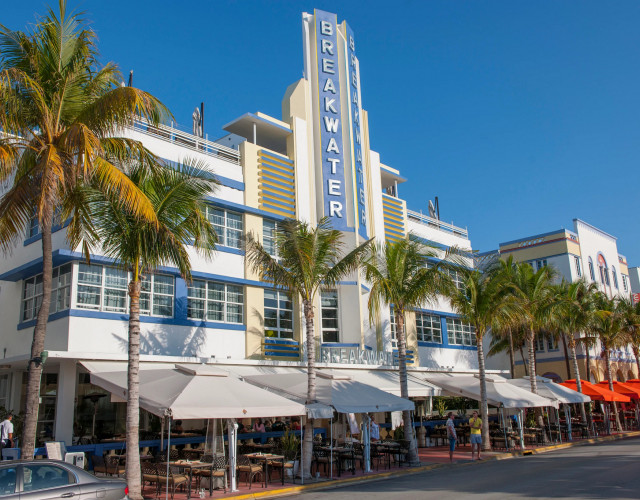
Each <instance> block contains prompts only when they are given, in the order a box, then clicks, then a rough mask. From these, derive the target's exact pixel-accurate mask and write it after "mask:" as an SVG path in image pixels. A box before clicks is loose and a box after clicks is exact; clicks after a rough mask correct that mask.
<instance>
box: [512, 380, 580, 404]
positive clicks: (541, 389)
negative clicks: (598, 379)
mask: <svg viewBox="0 0 640 500" xmlns="http://www.w3.org/2000/svg"><path fill="white" fill-rule="evenodd" d="M507 381H508V382H509V383H510V384H513V385H515V386H517V387H520V388H522V389H527V390H529V389H531V382H530V381H529V377H522V378H516V379H508V380H507ZM536 385H537V388H538V394H539V395H540V396H543V397H545V398H549V399H555V400H556V401H558V402H559V403H588V402H589V401H591V398H590V397H589V396H587V395H586V394H581V393H579V392H578V391H574V390H573V389H570V388H569V387H565V386H564V385H560V384H556V383H555V382H554V381H553V380H551V379H549V378H545V377H540V376H538V377H536Z"/></svg>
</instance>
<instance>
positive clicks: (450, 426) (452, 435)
mask: <svg viewBox="0 0 640 500" xmlns="http://www.w3.org/2000/svg"><path fill="white" fill-rule="evenodd" d="M447 417H448V418H447V437H448V438H449V461H450V462H453V452H454V451H455V449H456V441H457V440H458V435H457V434H456V426H455V423H454V422H453V412H452V411H450V412H449V413H447Z"/></svg>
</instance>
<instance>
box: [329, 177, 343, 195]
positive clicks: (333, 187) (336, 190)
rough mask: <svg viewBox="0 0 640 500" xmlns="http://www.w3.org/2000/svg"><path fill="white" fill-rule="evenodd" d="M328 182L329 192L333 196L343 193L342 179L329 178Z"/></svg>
mask: <svg viewBox="0 0 640 500" xmlns="http://www.w3.org/2000/svg"><path fill="white" fill-rule="evenodd" d="M327 183H328V184H329V194H330V195H332V196H341V195H342V191H341V187H342V182H340V180H338V179H329V180H328V181H327Z"/></svg>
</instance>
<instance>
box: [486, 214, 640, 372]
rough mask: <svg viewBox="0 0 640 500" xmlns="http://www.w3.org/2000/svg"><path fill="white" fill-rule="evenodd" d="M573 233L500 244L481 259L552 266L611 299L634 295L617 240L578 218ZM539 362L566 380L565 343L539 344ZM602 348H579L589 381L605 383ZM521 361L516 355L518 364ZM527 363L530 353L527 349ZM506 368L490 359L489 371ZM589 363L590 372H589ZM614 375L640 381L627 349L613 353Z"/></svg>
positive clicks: (498, 359) (519, 368) (562, 231)
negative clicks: (499, 259)
mask: <svg viewBox="0 0 640 500" xmlns="http://www.w3.org/2000/svg"><path fill="white" fill-rule="evenodd" d="M573 226H574V228H573V231H570V230H568V229H560V230H557V231H551V232H548V233H543V234H538V235H534V236H526V237H524V238H519V239H517V240H513V241H508V242H506V243H501V244H500V247H499V250H497V251H496V252H487V253H485V254H482V255H483V256H484V257H485V258H491V257H492V256H494V255H495V256H499V257H500V258H502V259H507V258H508V257H510V256H513V259H514V260H515V261H517V262H528V263H529V264H531V266H533V268H534V269H536V270H538V269H540V268H541V267H543V266H552V267H554V268H555V269H556V270H557V271H558V272H559V279H562V278H564V279H565V280H567V281H571V282H573V281H577V280H579V279H586V280H587V281H588V282H593V283H596V284H597V286H598V288H599V289H600V291H602V292H603V293H605V294H606V295H607V296H608V297H627V298H628V297H629V296H630V293H631V286H632V285H631V284H630V283H631V281H630V273H629V269H628V266H627V259H626V257H624V255H621V254H620V253H619V252H618V246H617V238H616V237H615V236H612V235H610V234H608V233H606V232H604V231H602V230H601V229H599V228H597V227H595V226H592V225H591V224H588V223H587V222H585V221H583V220H580V219H574V221H573ZM536 350H537V353H536V359H537V364H538V373H539V374H540V375H545V376H549V377H551V378H555V379H563V380H564V379H567V378H572V377H573V376H571V377H569V376H568V374H567V372H568V370H567V363H566V360H565V351H564V346H563V345H562V342H560V345H558V342H557V341H556V340H555V339H553V338H551V337H548V338H538V339H537V349H536ZM601 350H602V349H601V346H600V345H598V346H595V347H593V348H591V349H590V350H589V356H587V353H586V351H585V349H584V347H583V346H582V345H581V344H579V345H578V348H577V354H578V359H580V360H584V361H583V362H581V363H579V366H580V371H581V377H582V378H585V379H589V380H591V381H594V380H595V381H600V380H603V379H604V377H605V375H604V373H605V369H604V359H601ZM518 358H520V356H517V359H518ZM525 360H526V349H525ZM505 362H506V366H508V360H506V358H505V357H504V356H502V355H500V356H496V357H494V358H493V359H491V358H489V360H488V364H489V365H490V366H496V364H497V365H499V366H501V367H504V366H505ZM587 362H588V363H589V368H588V369H587ZM516 369H517V372H518V375H524V367H523V361H522V360H521V359H518V360H517V361H516ZM613 372H614V375H615V376H616V378H617V379H618V380H620V381H624V380H627V379H629V378H634V377H636V376H637V368H636V364H635V359H634V358H633V353H632V352H631V349H630V348H629V347H628V348H627V349H622V350H619V351H617V352H616V353H614V356H613Z"/></svg>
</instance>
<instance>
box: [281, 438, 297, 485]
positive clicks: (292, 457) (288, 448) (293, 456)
mask: <svg viewBox="0 0 640 500" xmlns="http://www.w3.org/2000/svg"><path fill="white" fill-rule="evenodd" d="M280 445H281V446H282V454H283V455H284V459H285V460H286V461H287V463H288V464H293V467H286V468H285V469H286V471H287V472H286V474H287V476H289V477H291V475H292V474H297V473H298V468H299V466H300V461H299V460H298V451H299V450H300V439H299V438H298V437H297V436H296V435H295V434H294V433H293V432H290V431H285V433H284V434H283V435H282V438H281V439H280Z"/></svg>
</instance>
